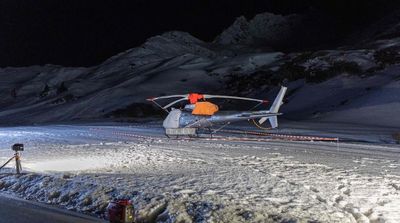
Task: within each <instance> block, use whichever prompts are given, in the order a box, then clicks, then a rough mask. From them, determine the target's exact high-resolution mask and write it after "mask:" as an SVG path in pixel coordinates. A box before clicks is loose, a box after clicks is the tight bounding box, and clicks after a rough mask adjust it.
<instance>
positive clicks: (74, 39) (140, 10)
mask: <svg viewBox="0 0 400 223" xmlns="http://www.w3.org/2000/svg"><path fill="white" fill-rule="evenodd" d="M397 2H398V1H395V0H380V1H378V0H370V1H351V0H347V1H345V0H332V1H330V0H264V1H256V0H242V1H218V0H198V1H196V0H186V1H183V0H182V1H168V0H163V1H155V0H132V1H117V0H114V1H111V0H110V1H100V0H99V1H88V0H87V1H83V0H42V1H39V0H24V1H23V0H0V67H5V66H27V65H36V64H38V65H43V64H47V63H51V64H60V65H64V66H90V65H95V64H98V63H100V62H102V61H103V60H105V59H107V58H108V57H110V56H112V55H115V54H117V53H119V52H121V51H124V50H126V49H129V48H132V47H135V46H138V45H140V44H142V43H143V42H144V41H145V40H146V39H147V38H149V37H151V36H154V35H157V34H160V33H162V32H165V31H169V30H181V31H186V32H189V33H191V34H192V35H194V36H196V37H198V38H200V39H202V40H205V41H211V40H212V39H213V38H214V37H215V36H216V35H218V34H219V33H220V32H221V31H222V30H223V29H224V28H226V27H227V26H229V25H230V24H231V23H232V22H233V21H234V19H235V18H236V17H238V16H240V15H245V16H246V17H247V18H251V17H253V16H254V15H255V14H257V13H261V12H265V11H268V12H273V13H277V14H289V13H309V12H310V11H313V12H318V13H319V14H321V15H323V17H324V19H326V18H328V19H330V20H331V21H333V22H334V26H332V27H331V28H332V29H335V30H337V31H338V32H342V33H348V32H350V31H351V30H354V29H357V28H360V27H363V26H365V25H367V24H369V23H370V22H372V21H374V20H376V19H378V18H380V17H382V16H384V15H385V14H387V13H390V12H391V11H392V10H394V9H396V8H397V7H398V3H397Z"/></svg>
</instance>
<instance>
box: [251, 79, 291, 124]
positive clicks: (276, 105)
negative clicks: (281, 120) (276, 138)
mask: <svg viewBox="0 0 400 223" xmlns="http://www.w3.org/2000/svg"><path fill="white" fill-rule="evenodd" d="M286 90H287V87H284V86H282V87H281V90H280V91H279V93H278V95H277V96H276V98H275V100H274V103H273V104H272V106H271V108H270V109H269V112H270V113H278V111H279V108H280V107H281V105H282V101H283V97H284V96H285V93H286ZM267 119H268V121H269V122H270V124H271V127H272V128H276V127H278V118H277V117H276V116H270V117H263V118H261V119H260V120H259V121H258V123H260V124H262V123H264V122H265V121H267Z"/></svg>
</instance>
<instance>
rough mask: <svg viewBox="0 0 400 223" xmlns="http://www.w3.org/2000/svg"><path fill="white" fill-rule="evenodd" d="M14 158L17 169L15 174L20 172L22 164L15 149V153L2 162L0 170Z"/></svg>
mask: <svg viewBox="0 0 400 223" xmlns="http://www.w3.org/2000/svg"><path fill="white" fill-rule="evenodd" d="M14 158H15V167H16V169H17V174H20V173H21V171H22V165H21V156H20V154H19V152H18V151H15V154H14V156H13V157H11V158H10V159H9V160H7V162H6V163H4V164H3V166H1V167H0V170H1V169H2V168H3V167H5V166H6V165H7V164H8V163H9V162H11V160H13V159H14Z"/></svg>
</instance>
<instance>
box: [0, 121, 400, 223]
mask: <svg viewBox="0 0 400 223" xmlns="http://www.w3.org/2000/svg"><path fill="white" fill-rule="evenodd" d="M298 124H299V123H294V124H292V126H296V125H298ZM315 128H317V127H315ZM315 128H314V130H312V131H314V132H315V131H317V130H316V129H315ZM338 129H339V128H338ZM282 131H284V130H282ZM289 131H294V130H293V129H292V130H289ZM296 131H297V132H301V131H302V130H301V129H297V130H296ZM303 132H304V131H303ZM334 132H336V134H343V135H345V134H346V133H348V132H352V131H350V130H348V131H344V130H342V132H340V131H339V130H337V129H336V130H335V131H334ZM348 135H349V137H350V138H352V137H355V135H356V134H355V133H354V132H353V134H352V135H351V134H348ZM0 136H1V137H0V147H1V148H2V149H1V150H0V160H1V161H5V160H6V159H7V158H8V157H9V156H10V155H12V151H11V150H10V149H9V146H10V145H11V144H13V143H15V142H22V143H25V145H26V151H25V152H24V153H23V167H24V168H25V171H29V172H26V174H23V175H22V176H19V177H17V176H14V175H11V174H10V173H9V172H10V171H11V170H10V169H8V170H6V171H2V173H1V174H0V188H1V190H2V191H7V192H13V193H15V194H17V195H19V196H21V197H24V198H26V199H32V200H38V201H41V202H46V203H51V204H56V205H60V206H63V207H65V208H68V209H72V210H77V211H80V212H86V213H94V214H96V215H98V216H100V217H101V216H102V214H103V213H104V209H105V207H106V205H107V203H108V201H109V200H111V199H113V198H118V197H120V198H122V197H124V198H130V199H132V200H133V201H134V205H135V208H136V212H137V221H138V222H152V221H159V222H400V210H399V206H400V163H399V161H400V153H399V149H400V148H399V147H398V146H397V145H395V144H378V143H375V144H372V143H370V144H361V143H354V142H353V143H349V142H342V143H339V144H337V143H326V142H325V143H323V142H283V141H275V140H274V141H270V142H238V141H235V142H228V141H218V140H216V141H210V140H176V139H168V138H166V137H164V136H163V135H162V130H161V129H160V128H159V127H157V125H150V124H148V125H147V124H146V125H129V126H128V125H125V126H121V125H120V126H116V125H115V124H102V125H68V126H67V125H52V126H35V127H10V128H1V129H0ZM358 137H360V136H358ZM355 139H358V138H357V137H356V138H355ZM9 167H12V166H9Z"/></svg>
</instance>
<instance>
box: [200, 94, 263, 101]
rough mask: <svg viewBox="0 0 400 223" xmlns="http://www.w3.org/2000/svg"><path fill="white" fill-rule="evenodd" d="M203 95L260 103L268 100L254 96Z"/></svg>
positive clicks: (205, 96)
mask: <svg viewBox="0 0 400 223" xmlns="http://www.w3.org/2000/svg"><path fill="white" fill-rule="evenodd" d="M203 96H204V98H226V99H236V100H245V101H256V102H260V103H266V102H268V101H267V100H260V99H255V98H245V97H236V96H225V95H210V94H205V95H203Z"/></svg>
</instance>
